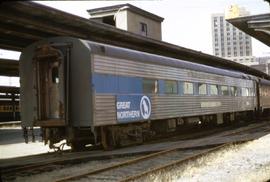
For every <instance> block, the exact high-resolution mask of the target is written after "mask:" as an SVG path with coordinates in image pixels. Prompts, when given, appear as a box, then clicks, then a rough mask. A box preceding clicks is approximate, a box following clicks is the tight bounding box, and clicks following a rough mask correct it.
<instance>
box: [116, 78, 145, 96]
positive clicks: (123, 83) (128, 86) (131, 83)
mask: <svg viewBox="0 0 270 182" xmlns="http://www.w3.org/2000/svg"><path fill="white" fill-rule="evenodd" d="M118 93H120V94H124V93H137V94H139V93H142V78H134V77H123V76H119V77H118Z"/></svg>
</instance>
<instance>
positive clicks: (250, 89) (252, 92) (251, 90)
mask: <svg viewBox="0 0 270 182" xmlns="http://www.w3.org/2000/svg"><path fill="white" fill-rule="evenodd" d="M249 96H255V93H254V89H253V88H249Z"/></svg>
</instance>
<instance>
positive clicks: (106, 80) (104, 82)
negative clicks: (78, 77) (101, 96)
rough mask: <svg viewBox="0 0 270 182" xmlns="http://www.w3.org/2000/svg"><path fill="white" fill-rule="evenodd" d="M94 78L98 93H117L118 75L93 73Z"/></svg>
mask: <svg viewBox="0 0 270 182" xmlns="http://www.w3.org/2000/svg"><path fill="white" fill-rule="evenodd" d="M92 79H93V81H92V83H93V86H94V88H95V91H96V93H117V90H118V79H117V77H116V76H112V75H104V74H93V77H92Z"/></svg>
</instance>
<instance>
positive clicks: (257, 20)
mask: <svg viewBox="0 0 270 182" xmlns="http://www.w3.org/2000/svg"><path fill="white" fill-rule="evenodd" d="M227 21H228V22H230V23H231V24H233V25H234V26H235V27H237V28H238V29H240V30H242V31H243V32H245V33H247V34H249V35H251V36H252V37H254V38H255V39H258V40H260V41H261V42H263V43H264V44H265V45H268V46H270V13H268V14H261V15H253V16H245V17H237V18H232V19H227Z"/></svg>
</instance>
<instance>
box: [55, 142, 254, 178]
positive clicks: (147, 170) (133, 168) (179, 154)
mask: <svg viewBox="0 0 270 182" xmlns="http://www.w3.org/2000/svg"><path fill="white" fill-rule="evenodd" d="M248 141H251V140H243V141H238V142H233V143H226V144H223V145H221V146H217V147H213V146H208V147H209V148H208V149H200V150H197V151H196V152H195V154H192V155H190V154H188V153H189V152H191V151H183V150H182V149H181V148H173V149H169V150H165V151H161V152H157V153H153V154H149V155H146V156H143V157H139V158H136V159H133V160H129V161H126V162H122V163H119V164H115V165H112V166H109V167H105V168H100V169H97V170H93V171H90V172H87V173H83V174H75V175H72V176H69V177H66V178H62V179H58V180H56V181H55V182H66V181H76V180H84V179H85V180H86V181H95V182H98V181H102V182H112V181H120V182H127V181H135V180H139V179H140V178H142V177H144V176H147V175H151V174H152V173H156V172H158V171H161V170H164V169H166V168H170V167H172V166H175V165H181V164H183V163H185V162H188V161H191V160H195V159H197V158H199V157H201V156H204V155H207V154H209V153H212V152H216V151H218V150H221V149H224V148H226V147H229V146H231V145H235V144H240V143H244V142H248ZM192 152H193V153H194V151H192Z"/></svg>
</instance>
